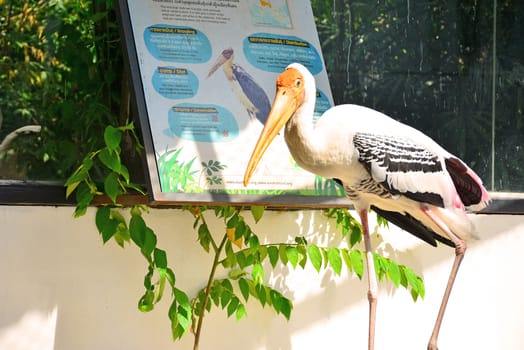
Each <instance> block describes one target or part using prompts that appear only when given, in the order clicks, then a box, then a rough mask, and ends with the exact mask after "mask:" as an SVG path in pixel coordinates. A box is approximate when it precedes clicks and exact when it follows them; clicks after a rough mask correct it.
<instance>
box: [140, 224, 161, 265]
mask: <svg viewBox="0 0 524 350" xmlns="http://www.w3.org/2000/svg"><path fill="white" fill-rule="evenodd" d="M156 242H157V238H156V235H155V232H154V231H153V230H151V229H150V228H149V227H146V228H145V231H144V244H143V245H142V247H141V248H142V249H141V251H142V253H143V254H144V256H145V257H146V259H147V260H148V261H150V259H151V253H153V250H154V249H155V247H156Z"/></svg>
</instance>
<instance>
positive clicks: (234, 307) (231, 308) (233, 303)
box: [227, 297, 240, 317]
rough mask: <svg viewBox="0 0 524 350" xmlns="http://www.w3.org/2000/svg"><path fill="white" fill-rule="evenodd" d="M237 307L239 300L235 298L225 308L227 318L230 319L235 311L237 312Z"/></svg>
mask: <svg viewBox="0 0 524 350" xmlns="http://www.w3.org/2000/svg"><path fill="white" fill-rule="evenodd" d="M239 305H240V300H239V299H238V298H237V297H233V298H231V301H230V302H229V305H228V306H227V317H230V316H231V315H232V314H233V313H234V312H235V311H237V309H238V306H239Z"/></svg>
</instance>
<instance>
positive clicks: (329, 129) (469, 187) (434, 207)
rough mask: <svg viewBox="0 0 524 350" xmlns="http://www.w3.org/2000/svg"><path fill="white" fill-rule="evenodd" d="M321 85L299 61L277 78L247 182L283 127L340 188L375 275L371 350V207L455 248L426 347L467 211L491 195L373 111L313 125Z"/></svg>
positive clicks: (466, 227) (462, 168)
mask: <svg viewBox="0 0 524 350" xmlns="http://www.w3.org/2000/svg"><path fill="white" fill-rule="evenodd" d="M315 98H316V87H315V80H314V77H313V76H312V75H311V73H310V72H309V71H308V70H307V69H306V68H305V67H304V66H302V65H301V64H298V63H294V64H291V65H289V66H288V68H287V69H286V70H285V71H284V72H283V73H282V74H281V75H280V76H279V77H278V79H277V91H276V96H275V100H274V102H273V106H272V108H271V111H270V113H269V116H268V118H267V122H266V124H265V126H264V130H263V131H262V133H261V135H260V138H259V140H258V142H257V145H256V146H255V149H254V151H253V154H252V156H251V159H250V162H249V165H248V167H247V170H246V174H245V177H244V184H245V185H247V183H248V182H249V179H250V177H251V175H252V173H253V171H254V170H255V168H256V165H257V164H258V162H259V161H260V159H261V157H262V155H263V153H264V152H265V150H266V149H267V147H268V145H269V144H270V143H271V141H272V140H273V139H274V137H275V136H276V135H277V134H278V133H279V131H280V130H281V129H282V127H284V125H285V132H284V136H285V140H286V143H287V145H288V148H289V150H290V152H291V154H292V155H293V157H294V158H295V160H296V162H297V163H298V164H299V165H300V166H301V167H302V168H304V169H306V170H308V171H310V172H312V173H315V174H317V175H319V176H322V177H325V178H334V179H335V180H336V181H337V182H339V183H340V184H342V186H343V187H344V189H345V190H346V193H347V195H348V197H349V198H350V199H351V201H352V202H353V203H354V205H355V209H356V210H357V212H358V213H359V215H360V218H361V222H362V225H363V236H364V241H365V245H366V256H367V268H368V272H369V290H370V291H369V293H368V297H369V301H370V320H369V322H370V328H369V349H372V348H373V341H374V323H375V322H374V321H375V307H376V293H377V291H376V289H377V285H376V284H377V282H376V276H375V272H374V266H373V258H372V254H371V245H370V241H369V229H368V222H367V212H368V210H369V209H370V208H371V209H373V210H374V211H376V212H377V213H379V214H380V215H381V216H383V217H385V218H386V219H388V220H390V221H391V222H393V223H394V224H396V225H398V226H400V227H401V228H403V229H405V230H407V231H409V232H411V233H412V234H414V235H415V236H417V237H419V238H421V239H423V240H424V241H426V242H428V243H429V244H432V245H435V246H436V241H440V242H442V243H444V244H447V245H449V246H452V247H455V261H454V264H453V268H452V271H451V274H450V282H449V283H448V287H447V288H446V291H445V294H444V298H443V301H442V305H441V308H440V310H439V315H438V317H437V321H436V324H435V328H434V330H433V334H432V336H431V339H430V343H429V345H428V349H432V350H436V349H437V345H436V344H437V338H438V332H439V329H440V324H441V322H442V318H443V314H444V310H445V308H446V304H447V300H448V297H449V294H450V292H451V287H452V285H453V281H454V279H455V276H456V273H457V271H458V268H459V265H460V262H461V261H462V258H463V256H464V253H465V250H466V242H465V241H464V239H467V238H469V237H471V236H472V235H474V227H473V225H472V223H471V221H470V220H469V218H468V217H467V215H466V212H465V207H468V206H473V205H476V206H477V208H478V207H483V206H485V205H486V203H487V201H488V193H487V191H486V190H485V188H484V187H483V186H482V182H481V180H480V178H479V177H478V176H477V175H476V174H475V173H474V172H473V171H472V170H471V169H470V168H469V167H467V166H466V165H465V164H464V163H463V162H462V161H461V160H460V159H459V158H457V157H456V156H454V155H452V154H451V153H449V152H447V151H446V150H445V149H443V148H442V147H440V146H439V145H438V144H437V143H436V142H435V141H433V140H432V139H431V138H429V137H428V136H426V135H425V134H423V133H422V132H420V131H418V130H416V129H414V128H412V127H410V126H407V125H405V124H402V123H400V122H397V121H395V120H394V119H391V118H390V117H388V116H386V115H384V114H382V113H380V112H377V111H375V110H372V109H369V108H366V107H362V106H357V105H351V104H346V105H339V106H335V107H333V108H331V109H329V110H328V111H326V112H325V113H324V114H323V115H322V117H320V119H319V120H318V122H317V123H316V124H313V111H314V106H315Z"/></svg>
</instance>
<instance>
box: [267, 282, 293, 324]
mask: <svg viewBox="0 0 524 350" xmlns="http://www.w3.org/2000/svg"><path fill="white" fill-rule="evenodd" d="M269 297H270V299H271V303H272V304H273V308H274V309H275V311H276V312H277V313H281V314H283V315H284V317H286V319H287V320H289V317H290V316H291V310H292V308H293V305H292V304H291V301H290V300H289V299H287V298H285V297H284V296H283V295H282V294H280V293H279V292H277V291H276V290H274V289H271V290H270V291H269Z"/></svg>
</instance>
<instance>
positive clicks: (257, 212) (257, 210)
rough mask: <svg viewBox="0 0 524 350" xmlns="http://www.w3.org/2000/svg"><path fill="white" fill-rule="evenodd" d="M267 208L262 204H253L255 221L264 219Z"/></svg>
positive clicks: (252, 210)
mask: <svg viewBox="0 0 524 350" xmlns="http://www.w3.org/2000/svg"><path fill="white" fill-rule="evenodd" d="M264 210H265V208H264V207H263V206H261V205H253V206H251V215H253V219H254V220H255V222H259V221H260V219H262V215H264Z"/></svg>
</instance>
